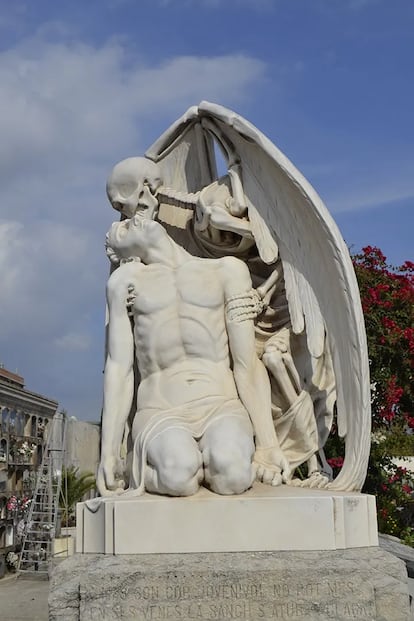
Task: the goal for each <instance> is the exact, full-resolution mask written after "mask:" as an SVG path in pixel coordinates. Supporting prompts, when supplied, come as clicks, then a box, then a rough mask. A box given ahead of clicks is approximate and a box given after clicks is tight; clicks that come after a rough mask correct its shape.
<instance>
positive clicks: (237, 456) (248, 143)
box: [98, 102, 370, 495]
mask: <svg viewBox="0 0 414 621" xmlns="http://www.w3.org/2000/svg"><path fill="white" fill-rule="evenodd" d="M218 150H219V151H221V152H222V155H223V159H224V161H225V163H226V167H227V171H226V172H225V174H224V175H222V176H221V177H219V175H218V174H217V167H216V153H217V151H218ZM107 193H108V197H109V200H110V202H111V204H112V206H113V207H114V208H115V209H116V210H118V211H119V212H120V213H121V223H117V224H114V225H113V227H112V228H111V230H110V232H109V234H108V238H107V253H108V256H109V258H110V259H111V261H112V263H113V266H114V267H115V270H114V271H113V273H112V275H111V277H110V279H109V282H108V309H109V312H108V320H109V324H108V330H109V336H108V341H107V349H108V357H107V362H106V367H105V388H104V410H103V418H102V458H101V465H100V470H99V476H98V486H99V489H100V492H101V494H102V495H112V494H117V493H122V491H123V489H124V488H126V487H128V486H129V490H128V491H127V492H123V493H127V494H140V493H142V492H143V491H144V489H146V490H147V491H150V492H157V493H163V494H169V495H189V494H192V493H194V492H195V491H196V490H197V489H198V487H199V485H200V484H204V485H206V486H207V487H210V488H211V489H212V490H213V491H216V492H218V493H221V494H232V493H241V492H242V491H244V490H246V489H247V488H248V487H249V486H250V485H251V483H252V480H253V476H254V473H255V472H256V476H257V478H258V479H259V480H261V481H263V482H265V483H270V484H272V485H279V484H281V483H282V481H283V482H288V483H290V484H294V485H301V486H309V487H326V488H330V489H340V490H359V489H360V488H361V486H362V483H363V481H364V478H365V474H366V468H367V461H368V455H369V437H370V396H369V379H368V358H367V350H366V340H365V332H364V326H363V318H362V311H361V307H360V301H359V293H358V288H357V284H356V280H355V275H354V272H353V268H352V263H351V261H350V257H349V254H348V251H347V248H346V245H345V243H344V242H343V240H342V238H341V236H340V234H339V232H338V230H337V227H336V225H335V224H334V222H333V220H332V218H331V217H330V215H329V213H328V212H327V210H326V208H325V207H324V205H323V204H322V202H321V200H320V198H319V197H318V196H317V194H316V193H315V191H314V190H313V189H312V188H311V187H310V185H309V184H308V183H307V181H306V180H305V179H304V178H303V177H302V176H301V175H300V173H299V172H298V171H297V170H296V169H295V168H294V166H293V165H292V164H291V163H290V162H289V160H287V158H286V157H285V156H284V155H283V154H282V153H281V152H280V151H279V150H278V149H277V148H276V147H275V146H274V145H273V144H272V143H270V141H269V140H268V139H267V138H266V137H265V136H263V135H262V134H261V133H260V132H259V131H258V130H257V129H256V128H255V127H253V126H252V125H251V124H249V123H248V122H247V121H245V120H244V119H243V118H242V117H240V116H238V115H236V114H234V113H233V112H231V111H229V110H226V109H225V108H223V107H221V106H218V105H215V104H210V103H208V102H203V103H202V104H200V105H199V106H198V107H193V108H190V109H189V110H188V111H187V113H186V114H185V115H183V117H182V118H181V119H179V120H178V121H177V122H176V123H174V124H173V125H172V126H171V127H170V128H169V130H167V131H166V132H165V133H164V134H163V135H162V136H161V138H160V139H159V140H158V141H157V142H156V143H155V144H154V145H153V146H152V147H151V148H150V149H149V150H148V151H147V153H146V157H145V158H138V157H135V158H129V159H127V160H123V161H122V162H120V163H119V164H117V165H116V166H115V168H114V169H113V171H112V173H111V175H110V177H109V179H108V183H107ZM252 285H253V287H254V289H252ZM134 352H135V358H134ZM334 411H336V415H337V424H338V428H339V433H340V435H341V436H343V437H344V438H345V446H346V453H345V463H344V466H343V468H342V471H341V473H340V474H339V476H338V477H337V478H336V479H334V480H333V481H332V480H331V478H332V477H331V471H330V468H329V466H328V464H327V463H326V458H325V455H324V452H323V446H324V444H325V442H326V439H327V437H328V435H329V432H330V429H331V425H332V419H333V415H334ZM305 462H306V463H307V471H308V476H307V477H306V476H305V478H304V480H303V479H302V480H300V479H298V478H297V477H295V478H293V480H292V476H293V474H294V471H295V469H296V468H297V467H298V466H300V465H301V464H304V463H305Z"/></svg>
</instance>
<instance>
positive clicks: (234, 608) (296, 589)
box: [85, 574, 376, 621]
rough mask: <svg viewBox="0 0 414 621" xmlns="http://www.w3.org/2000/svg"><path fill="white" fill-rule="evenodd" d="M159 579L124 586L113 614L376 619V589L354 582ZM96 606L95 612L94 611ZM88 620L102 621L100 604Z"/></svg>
mask: <svg viewBox="0 0 414 621" xmlns="http://www.w3.org/2000/svg"><path fill="white" fill-rule="evenodd" d="M157 578H158V577H155V578H154V579H153V582H152V583H150V584H148V581H149V580H148V578H146V579H145V580H143V581H138V583H135V584H133V583H131V582H130V581H128V584H126V583H125V585H124V586H122V587H121V588H119V589H117V591H116V595H115V596H114V600H116V601H114V602H113V610H114V611H116V614H117V617H118V618H122V619H136V620H140V619H143V620H144V621H157V620H160V619H172V620H174V619H181V620H183V621H184V620H186V619H187V620H192V619H202V620H206V621H209V620H220V619H248V620H250V621H253V620H255V619H264V620H266V619H268V620H271V619H294V620H298V621H307V620H308V619H316V618H317V619H333V620H336V621H341V620H344V621H347V620H348V619H373V618H375V617H376V610H375V599H374V591H373V587H372V586H371V585H370V584H369V583H368V582H362V583H361V582H356V581H353V580H346V579H345V580H343V581H340V580H319V581H316V580H315V581H306V580H304V581H292V580H287V579H286V580H283V581H278V582H276V581H272V580H271V578H270V577H269V578H268V577H267V576H266V575H262V576H260V577H259V576H258V578H259V579H258V580H252V581H247V580H243V581H232V580H229V577H228V576H226V575H225V574H214V575H213V576H210V577H209V582H208V583H207V582H206V581H205V579H204V578H203V576H197V577H196V576H191V578H190V577H185V576H179V575H175V574H174V575H172V574H170V575H169V576H168V579H167V580H165V579H162V578H161V576H160V577H159V579H157ZM95 606H96V608H95V610H93V608H94V607H95ZM88 615H89V616H85V619H99V618H100V617H99V602H98V601H97V600H94V602H93V603H92V602H89V610H88Z"/></svg>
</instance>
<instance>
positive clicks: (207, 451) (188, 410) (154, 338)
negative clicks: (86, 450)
mask: <svg viewBox="0 0 414 621" xmlns="http://www.w3.org/2000/svg"><path fill="white" fill-rule="evenodd" d="M107 247H108V249H109V252H110V254H111V256H112V257H113V258H114V257H117V258H118V259H119V260H120V261H123V262H122V265H120V267H119V268H118V269H117V270H115V271H114V272H113V273H112V275H111V277H110V279H109V281H108V287H107V300H108V309H109V334H108V357H107V361H106V366H105V392H104V414H103V417H104V419H103V420H104V424H103V429H102V431H103V436H102V461H101V472H102V477H103V481H102V482H100V485H101V486H102V485H104V489H105V491H111V490H114V489H115V490H116V488H117V487H119V486H121V487H122V482H119V481H117V479H116V477H115V473H116V470H117V468H116V464H115V463H114V458H115V456H116V455H117V451H119V446H120V444H121V440H122V434H123V431H124V427H125V423H126V421H127V417H128V414H129V412H130V409H131V405H132V403H133V399H134V351H135V353H136V363H137V367H138V370H139V374H140V384H139V387H138V391H137V395H136V404H134V407H135V409H136V414H135V416H134V421H133V426H132V440H133V444H134V448H133V455H132V467H131V482H130V487H131V489H133V490H136V493H137V494H139V493H141V492H142V491H143V490H144V488H145V489H146V490H147V491H149V492H154V493H161V494H169V495H172V496H188V495H190V494H194V493H195V492H196V491H197V489H198V488H199V486H200V484H201V483H203V482H204V483H205V484H206V485H207V486H208V487H209V488H210V489H211V490H213V491H214V492H217V493H219V494H240V493H242V492H244V491H245V490H246V489H248V488H249V487H250V486H251V484H252V481H253V477H254V467H253V464H252V460H254V466H255V469H256V471H257V476H258V478H260V480H263V481H264V482H266V483H271V484H273V485H277V484H279V483H281V481H282V473H283V477H284V479H285V480H286V479H287V478H288V476H289V474H290V467H289V462H288V460H287V459H286V457H285V456H284V454H283V452H282V451H281V449H280V446H279V443H278V440H277V436H276V431H275V428H274V426H273V424H272V418H271V403H270V385H269V381H268V377H267V375H266V370H265V368H264V366H263V364H262V363H261V362H260V360H259V358H258V357H257V355H256V350H255V337H254V322H253V320H254V319H255V318H256V316H257V299H256V296H255V295H254V292H253V291H252V283H251V279H250V275H249V271H248V269H247V267H246V266H245V264H244V263H243V262H242V261H240V260H239V259H235V258H233V257H224V258H222V259H200V258H198V257H192V256H191V255H190V254H189V253H188V252H187V251H186V250H184V249H183V248H181V247H180V246H178V245H177V244H176V243H175V242H174V241H173V240H172V239H171V238H170V237H169V235H168V234H167V232H166V231H165V229H164V228H163V227H162V225H161V224H159V223H158V222H156V221H154V220H149V219H145V218H143V217H142V216H141V215H140V214H139V213H137V215H135V216H133V217H132V218H130V219H127V220H124V221H123V222H119V223H115V224H113V225H112V228H111V230H110V231H109V233H108V236H107ZM137 257H139V259H138V260H136V258H137ZM130 259H131V260H130ZM102 491H103V489H102V487H101V492H102Z"/></svg>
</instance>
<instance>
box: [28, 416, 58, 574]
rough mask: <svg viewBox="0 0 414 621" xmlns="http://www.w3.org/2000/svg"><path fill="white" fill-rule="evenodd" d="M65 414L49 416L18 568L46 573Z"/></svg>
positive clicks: (54, 526) (55, 510)
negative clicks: (50, 419)
mask: <svg viewBox="0 0 414 621" xmlns="http://www.w3.org/2000/svg"><path fill="white" fill-rule="evenodd" d="M66 423H67V419H66V415H65V414H64V413H57V414H55V416H54V417H53V419H52V421H51V423H50V427H49V430H48V436H47V440H46V444H45V447H44V453H43V456H42V464H41V466H40V467H39V469H38V471H37V475H36V486H35V491H34V493H33V497H32V502H31V504H30V509H29V514H28V517H27V521H26V524H25V529H24V532H23V537H22V548H21V552H20V559H19V568H18V570H19V572H21V573H32V572H35V573H36V574H42V573H43V574H47V573H48V569H49V562H50V560H51V558H52V556H53V548H54V539H55V534H56V526H57V518H58V512H59V496H60V491H61V487H62V469H63V466H64V465H65V441H66Z"/></svg>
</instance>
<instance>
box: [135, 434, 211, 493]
mask: <svg viewBox="0 0 414 621" xmlns="http://www.w3.org/2000/svg"><path fill="white" fill-rule="evenodd" d="M147 461H148V466H147V468H146V472H145V488H146V490H147V491H148V492H152V493H155V494H168V495H169V496H191V495H192V494H195V493H196V492H197V490H198V489H199V487H200V483H201V481H202V479H203V462H202V457H201V453H200V451H199V448H198V445H197V442H196V441H195V440H194V438H193V437H192V436H191V434H190V433H188V432H187V431H185V430H184V429H167V430H165V431H163V432H162V433H160V434H159V435H158V436H156V437H155V438H154V439H153V440H151V442H150V443H149V445H148V450H147Z"/></svg>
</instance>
